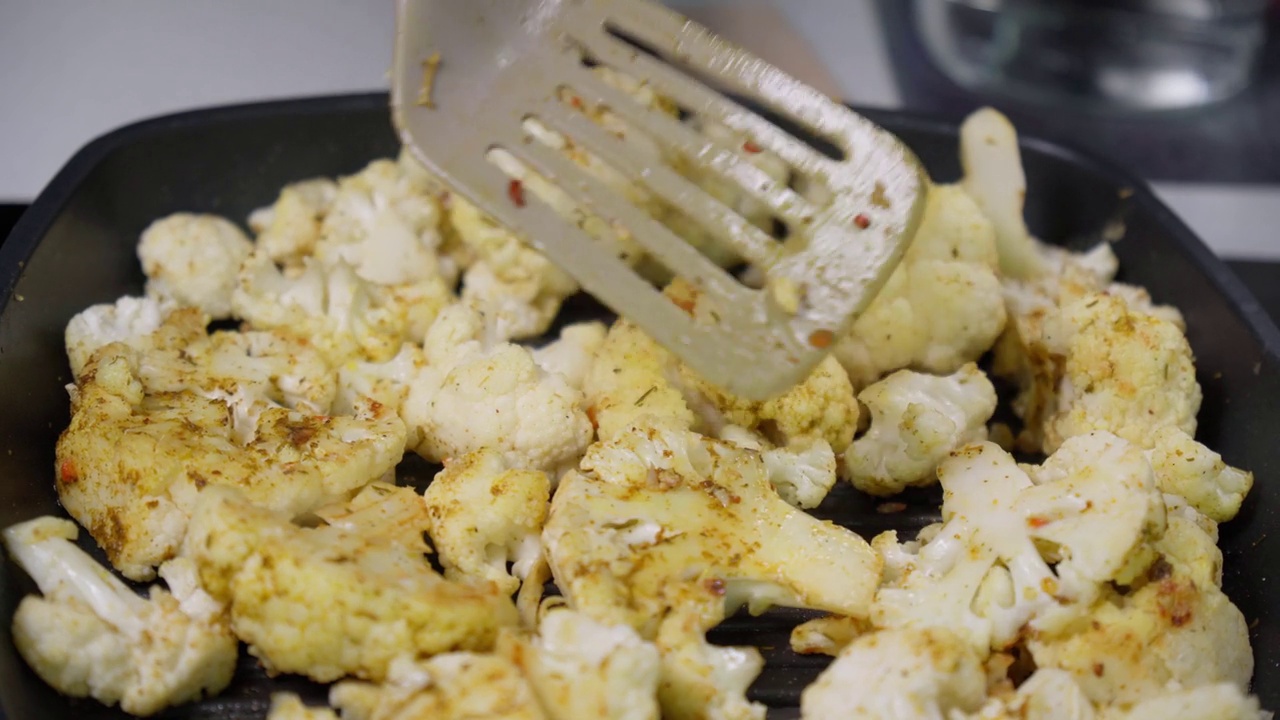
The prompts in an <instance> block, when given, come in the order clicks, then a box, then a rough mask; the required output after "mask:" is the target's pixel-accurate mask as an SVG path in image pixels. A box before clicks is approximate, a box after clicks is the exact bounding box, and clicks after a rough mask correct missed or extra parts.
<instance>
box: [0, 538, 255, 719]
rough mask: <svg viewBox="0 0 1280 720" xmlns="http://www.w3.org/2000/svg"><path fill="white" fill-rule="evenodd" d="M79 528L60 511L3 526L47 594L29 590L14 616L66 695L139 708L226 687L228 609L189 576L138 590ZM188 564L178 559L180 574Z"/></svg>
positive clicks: (18, 558)
mask: <svg viewBox="0 0 1280 720" xmlns="http://www.w3.org/2000/svg"><path fill="white" fill-rule="evenodd" d="M77 535H78V531H77V528H76V526H75V524H74V523H71V522H69V521H67V520H62V519H59V518H53V517H42V518H37V519H35V520H29V521H27V522H24V523H20V524H18V525H14V526H12V527H10V528H8V529H6V530H5V531H4V544H5V547H6V548H8V550H9V554H10V555H12V556H13V559H14V561H15V562H16V563H17V564H18V566H19V567H21V568H22V569H23V570H25V571H26V572H27V574H28V575H30V576H31V578H32V579H33V580H35V582H36V585H37V586H39V588H40V592H41V594H42V595H43V597H40V596H35V595H29V596H27V597H25V598H23V600H22V602H21V603H19V605H18V610H17V612H16V613H15V614H14V617H13V641H14V644H15V645H16V646H17V648H18V652H19V653H21V654H22V657H23V659H24V660H26V661H27V664H29V665H30V666H31V668H32V669H33V670H35V671H36V673H37V674H38V675H39V676H40V677H41V679H43V680H44V681H45V682H47V683H48V684H49V685H51V686H53V687H54V688H55V689H56V690H58V691H59V692H61V693H63V694H65V695H71V696H74V697H86V696H91V697H93V698H94V699H95V700H97V701H99V702H101V703H103V704H106V705H114V704H116V703H117V702H118V703H120V707H121V708H122V709H124V711H125V712H128V713H131V714H133V715H142V716H145V715H152V714H154V713H156V712H159V711H160V710H162V709H163V708H166V707H169V706H172V705H178V704H181V703H184V702H188V701H191V700H196V699H199V698H200V697H202V696H212V695H214V694H217V693H218V692H221V691H222V689H223V688H225V687H226V686H227V684H228V683H230V682H231V674H232V672H233V671H234V670H235V665H236V654H237V652H236V651H237V648H238V647H239V646H238V644H237V642H236V639H235V637H234V636H232V634H231V630H230V628H228V626H227V621H226V617H225V614H224V612H223V610H222V608H221V607H219V606H218V605H217V604H216V603H215V602H213V601H212V599H211V598H209V596H208V595H207V594H206V593H205V592H204V591H203V590H201V589H200V587H199V586H198V585H196V584H195V583H194V582H184V581H181V580H179V581H173V582H170V590H169V591H166V590H163V589H161V588H160V587H153V588H151V594H150V597H149V599H148V598H142V597H139V596H138V595H136V594H134V592H133V591H132V590H130V589H129V587H128V586H126V585H125V584H124V583H122V582H121V581H120V580H118V579H117V578H116V577H115V576H113V575H112V574H111V573H110V572H108V571H107V570H106V569H105V568H103V567H102V566H100V565H98V564H97V563H95V562H94V561H93V559H92V558H90V557H89V556H88V555H87V554H85V552H84V551H82V550H81V549H80V548H78V547H76V545H75V544H74V540H75V539H76V536H77ZM183 572H184V569H183V568H175V570H174V574H175V577H178V576H181V575H182V574H183ZM162 573H163V571H162ZM164 574H166V575H167V574H168V573H164Z"/></svg>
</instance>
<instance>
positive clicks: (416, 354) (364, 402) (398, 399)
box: [333, 343, 428, 447]
mask: <svg viewBox="0 0 1280 720" xmlns="http://www.w3.org/2000/svg"><path fill="white" fill-rule="evenodd" d="M426 367H427V356H426V353H424V352H423V351H422V348H420V347H418V346H417V345H412V344H409V343H405V344H404V345H402V346H401V347H400V352H398V353H396V356H395V357H393V358H391V359H390V360H388V361H386V362H380V363H374V362H361V361H359V360H353V361H351V362H348V363H346V364H345V365H343V366H342V367H341V368H339V369H338V381H337V382H338V387H337V392H336V396H335V397H334V401H333V411H334V412H335V413H337V414H340V415H370V416H373V417H378V416H381V415H384V414H388V413H389V414H391V415H395V416H398V417H401V418H403V415H401V409H402V408H403V406H404V401H405V400H406V399H407V398H408V397H409V389H410V387H412V386H413V384H414V383H415V382H417V381H418V378H419V377H420V376H421V375H423V374H424V373H426V372H428V371H427V370H426ZM409 432H410V437H409V440H408V446H409V447H414V446H416V445H417V444H418V443H419V442H420V441H421V437H420V436H419V435H418V433H417V430H416V428H414V427H413V426H411V425H410V426H409Z"/></svg>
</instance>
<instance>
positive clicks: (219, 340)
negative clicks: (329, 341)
mask: <svg viewBox="0 0 1280 720" xmlns="http://www.w3.org/2000/svg"><path fill="white" fill-rule="evenodd" d="M208 322H209V317H208V316H207V315H205V314H203V313H202V312H200V311H198V310H196V309H194V308H182V309H179V310H176V311H174V312H172V313H170V314H169V316H168V317H166V318H165V321H164V322H163V323H162V324H161V325H160V327H159V328H158V329H157V331H156V332H155V333H153V334H152V335H151V337H150V338H148V343H147V344H149V346H150V347H149V349H147V350H145V351H144V352H143V353H141V354H140V355H139V358H138V359H139V363H138V378H139V379H140V380H141V381H142V387H143V391H144V392H145V393H147V394H160V393H178V392H191V393H195V394H197V395H200V396H201V397H205V398H209V399H212V400H221V401H223V402H225V403H226V404H227V406H228V409H229V410H230V411H231V414H232V429H233V432H234V436H235V438H236V439H237V440H238V441H239V442H242V443H244V442H248V441H249V440H251V439H252V438H253V434H254V432H255V431H256V428H257V425H258V420H259V417H260V415H261V413H262V411H263V410H265V409H266V408H268V407H286V408H289V409H291V410H300V411H303V412H306V413H308V414H313V415H320V414H325V413H328V412H329V407H330V405H331V404H332V402H333V397H334V394H335V392H336V391H337V386H336V382H335V378H334V374H333V371H332V370H331V369H330V368H329V365H328V363H326V362H325V360H324V358H323V357H322V356H321V355H320V353H318V352H317V351H316V350H315V349H314V348H312V347H311V346H310V344H308V343H307V342H306V341H305V340H303V339H301V338H297V337H294V336H292V335H286V334H281V333H278V332H268V331H260V330H257V331H254V330H251V331H248V332H243V333H241V332H228V331H218V332H215V333H212V334H209V333H208V332H206V325H207V324H208Z"/></svg>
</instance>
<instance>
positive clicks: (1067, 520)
mask: <svg viewBox="0 0 1280 720" xmlns="http://www.w3.org/2000/svg"><path fill="white" fill-rule="evenodd" d="M1031 470H1032V472H1033V476H1032V477H1028V475H1027V473H1026V472H1024V471H1023V470H1022V469H1021V468H1019V467H1018V465H1017V464H1016V463H1015V462H1014V460H1013V458H1012V457H1010V456H1009V455H1008V454H1007V453H1005V452H1004V451H1003V450H1001V449H1000V448H998V447H997V446H995V445H994V444H992V443H981V444H976V445H969V446H967V447H965V448H963V449H961V450H958V451H956V452H955V453H953V454H952V456H951V457H950V458H949V459H947V460H946V461H944V462H943V463H942V465H941V466H939V468H938V478H939V481H940V482H941V484H942V489H943V505H942V517H943V521H944V524H943V525H942V526H941V527H939V528H935V529H932V530H931V532H930V534H929V538H928V539H927V542H923V543H921V544H917V545H914V546H903V545H899V544H898V543H897V536H896V533H894V532H892V531H890V532H887V533H884V534H882V535H880V536H878V537H876V538H875V540H874V541H873V543H872V544H873V546H875V547H876V548H877V549H878V550H879V551H880V552H881V553H882V554H883V555H884V556H885V558H886V576H887V579H888V582H887V583H886V585H885V586H884V587H882V588H881V589H880V591H879V592H878V593H877V595H876V601H875V606H874V607H873V609H872V614H871V619H872V622H873V623H874V624H875V625H876V626H878V627H945V628H948V629H950V630H952V631H953V632H955V633H956V634H958V635H960V636H961V637H963V638H965V640H966V641H968V642H969V643H970V644H972V645H973V646H974V648H975V649H978V650H980V651H983V652H985V651H987V650H988V649H1002V648H1005V647H1009V646H1010V645H1012V644H1013V643H1014V642H1015V641H1016V640H1018V639H1019V637H1020V636H1021V635H1022V634H1023V633H1024V632H1027V631H1030V632H1032V633H1043V632H1050V631H1053V630H1056V629H1059V628H1061V627H1062V626H1063V625H1064V624H1066V623H1069V622H1071V621H1073V620H1076V619H1078V618H1079V617H1080V616H1081V615H1082V614H1083V613H1084V612H1085V611H1086V610H1087V609H1088V607H1089V605H1090V604H1091V603H1092V602H1093V600H1094V599H1095V598H1097V597H1098V596H1099V594H1100V592H1101V591H1102V589H1103V587H1104V586H1105V585H1106V584H1107V583H1109V582H1112V581H1114V582H1121V583H1123V582H1129V581H1131V580H1132V579H1133V577H1135V576H1136V575H1137V574H1139V573H1141V572H1142V571H1143V570H1145V569H1146V567H1147V565H1149V564H1150V563H1151V562H1152V561H1153V560H1154V559H1155V553H1154V551H1152V549H1151V548H1150V544H1149V542H1150V541H1151V540H1153V539H1155V538H1157V537H1159V534H1160V532H1161V531H1163V529H1164V523H1165V516H1164V504H1163V502H1162V501H1161V496H1160V493H1159V492H1158V491H1157V490H1156V488H1155V481H1154V479H1153V478H1152V476H1151V468H1150V465H1148V463H1147V461H1146V458H1145V457H1144V456H1143V454H1142V451H1141V450H1140V449H1138V448H1136V447H1133V446H1131V445H1130V444H1129V443H1127V442H1124V441H1123V440H1121V439H1119V438H1117V437H1115V436H1114V435H1110V434H1108V433H1092V434H1090V435H1086V436H1081V437H1078V438H1072V439H1071V440H1069V441H1068V442H1067V443H1066V444H1064V446H1063V447H1062V449H1060V450H1059V451H1058V452H1057V453H1055V454H1054V455H1053V456H1052V457H1050V458H1049V459H1048V460H1047V461H1045V464H1044V465H1043V466H1041V467H1038V468H1031ZM1033 480H1034V482H1033ZM1050 563H1056V564H1055V565H1053V566H1052V567H1051V566H1050Z"/></svg>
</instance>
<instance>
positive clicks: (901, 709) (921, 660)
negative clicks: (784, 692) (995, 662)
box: [800, 628, 987, 720]
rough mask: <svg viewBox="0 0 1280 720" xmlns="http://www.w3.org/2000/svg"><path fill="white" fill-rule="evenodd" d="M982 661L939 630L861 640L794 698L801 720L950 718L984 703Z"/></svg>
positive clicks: (907, 631) (881, 634)
mask: <svg viewBox="0 0 1280 720" xmlns="http://www.w3.org/2000/svg"><path fill="white" fill-rule="evenodd" d="M986 696H987V683H986V674H985V673H984V672H983V668H982V658H981V657H980V656H979V655H978V653H976V652H975V651H974V650H973V649H972V648H971V647H969V646H968V645H967V644H966V643H965V642H964V641H963V640H962V639H960V638H959V637H957V636H955V635H953V634H952V633H950V632H949V631H947V630H946V629H944V628H928V629H903V630H882V631H880V632H875V633H871V634H870V635H863V636H862V637H860V638H858V639H856V640H854V641H853V642H852V643H850V644H849V645H848V646H847V647H845V648H844V649H843V650H841V651H840V654H839V655H838V656H837V657H836V660H835V662H833V663H831V665H829V666H828V667H827V669H826V670H824V671H823V672H822V674H821V675H819V676H818V679H817V680H816V681H814V683H813V684H812V685H810V686H809V687H807V688H805V689H804V692H803V693H802V694H801V696H800V715H801V717H802V718H805V720H844V719H845V718H859V719H865V720H906V719H907V718H921V719H922V720H923V719H925V718H937V719H938V720H941V719H942V718H952V717H957V714H958V713H967V712H973V711H975V710H978V709H979V708H980V707H982V704H983V703H984V702H985V701H986Z"/></svg>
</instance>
